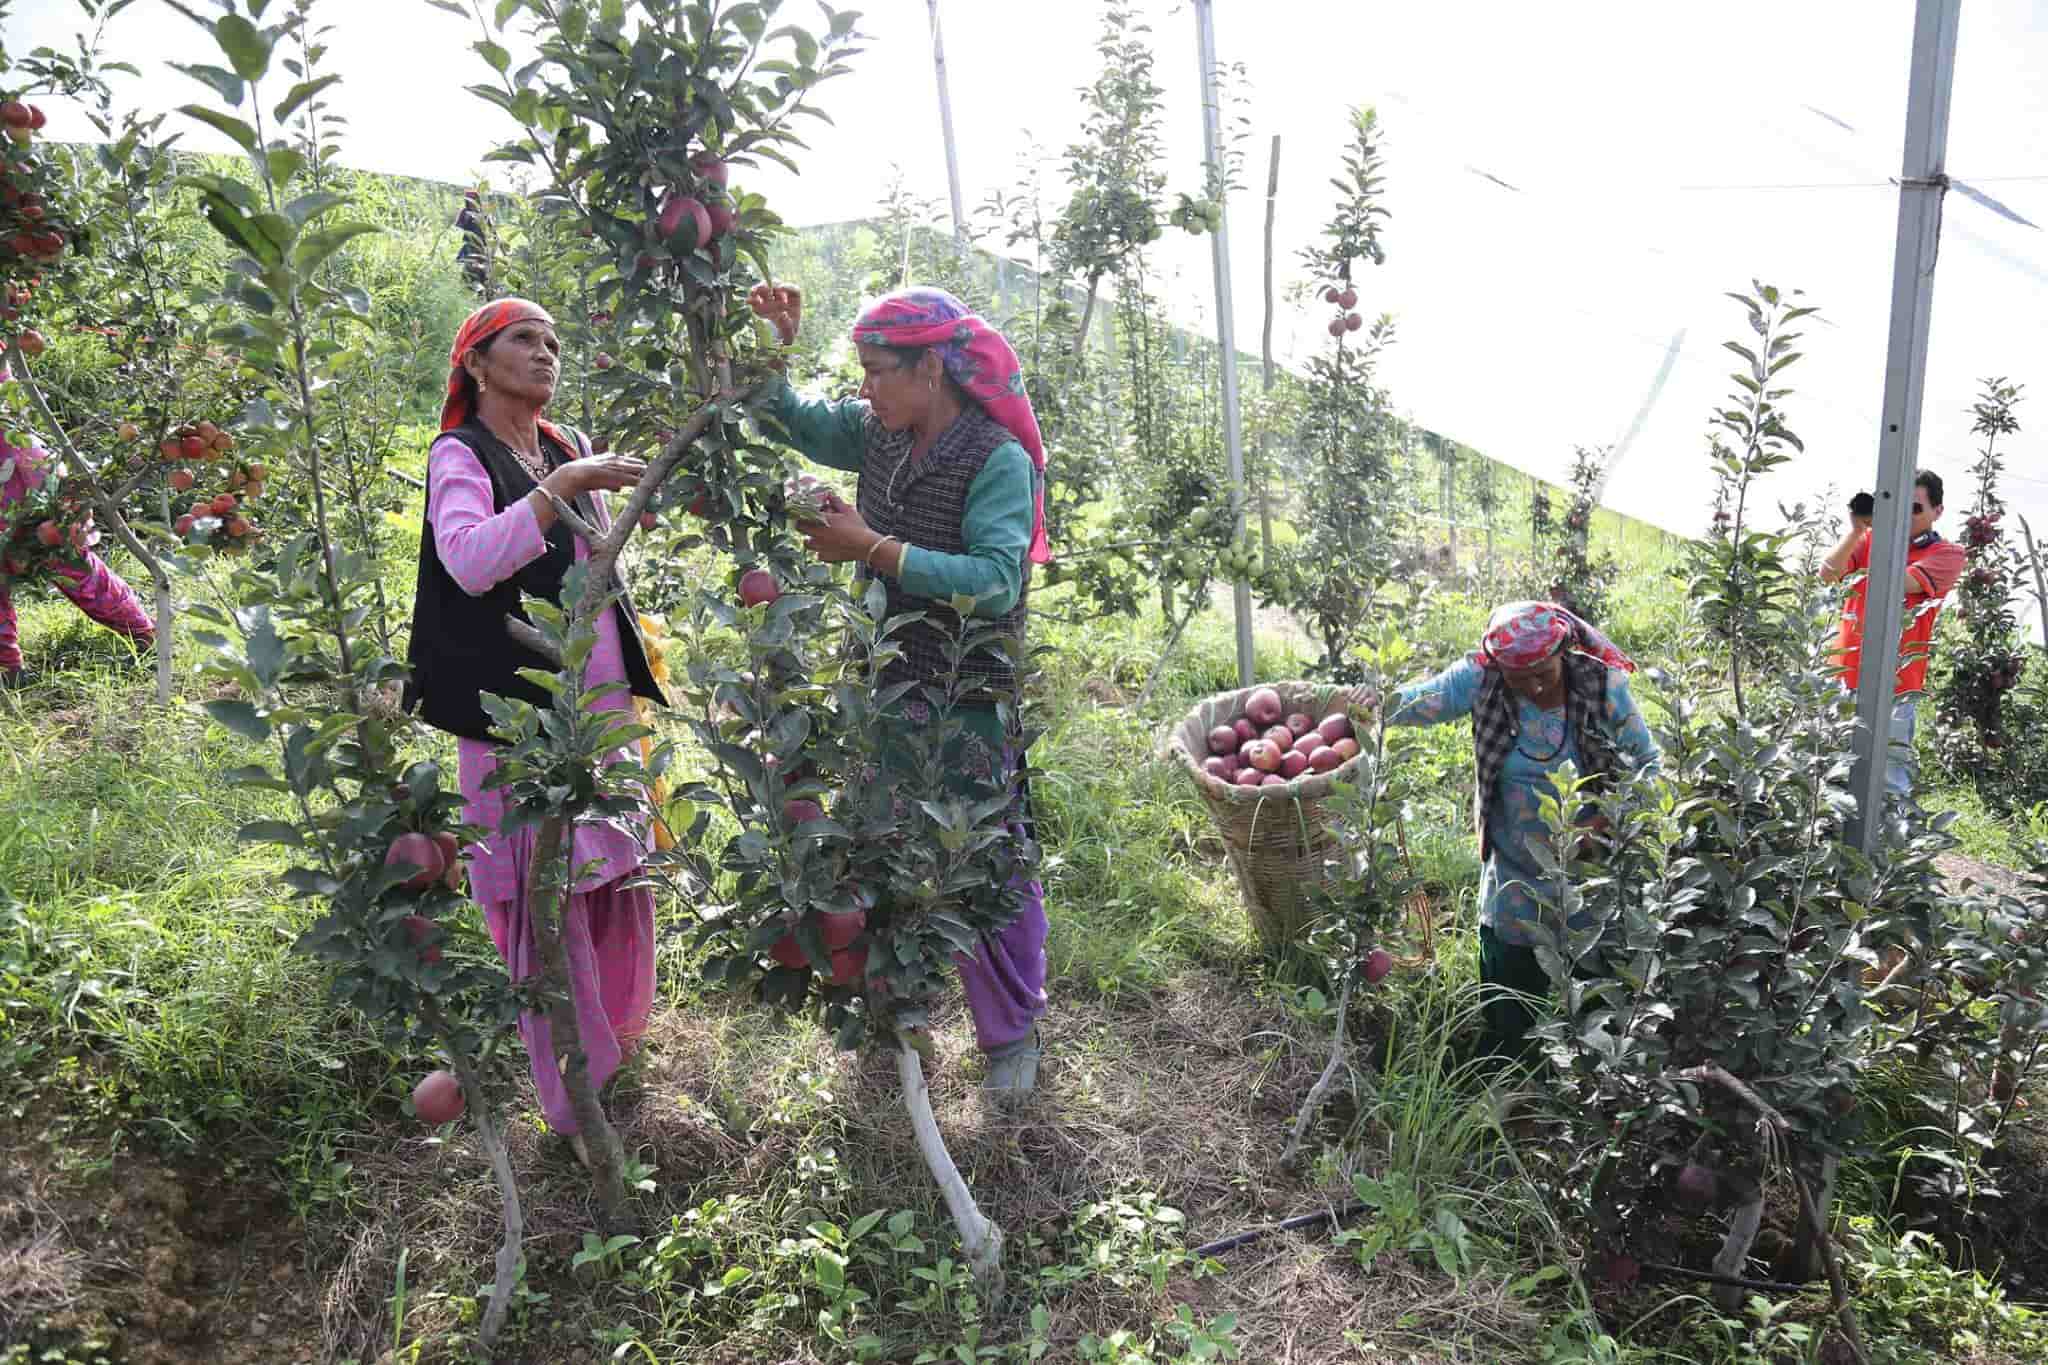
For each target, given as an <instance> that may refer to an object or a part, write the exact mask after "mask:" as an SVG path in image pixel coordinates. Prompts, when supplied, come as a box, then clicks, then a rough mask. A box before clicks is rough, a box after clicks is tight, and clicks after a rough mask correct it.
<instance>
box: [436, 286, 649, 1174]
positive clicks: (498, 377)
mask: <svg viewBox="0 0 2048 1365" xmlns="http://www.w3.org/2000/svg"><path fill="white" fill-rule="evenodd" d="M560 354H561V347H560V342H559V341H558V340H557V339H556V336H555V328H554V322H553V319H551V318H549V317H548V315H547V313H546V312H545V311H543V310H542V309H541V308H540V307H539V306H538V305H536V304H532V303H528V302H526V301H524V300H521V299H501V300H499V301H497V302H495V303H492V304H488V305H486V306H485V307H483V308H481V309H479V310H477V312H476V313H475V314H473V315H472V316H471V317H470V319H469V321H468V322H466V323H465V324H464V325H463V328H462V330H461V332H460V333H459V334H458V335H457V337H456V341H455V346H454V348H453V351H452V352H451V354H450V357H449V361H450V375H449V383H448V402H447V405H446V407H444V409H443V410H442V415H441V430H442V435H441V436H440V437H439V438H438V439H436V440H435V442H434V445H433V449H432V451H431V453H430V455H429V457H428V462H427V518H426V526H425V528H424V532H423V534H422V536H421V542H420V575H419V592H418V595H417V598H416V602H415V607H414V618H413V636H412V647H411V654H410V662H411V664H412V669H413V675H412V682H411V684H410V685H409V687H408V690H407V698H406V700H407V705H408V706H409V707H410V706H417V707H418V708H419V710H420V714H421V716H422V718H423V719H425V720H426V721H427V722H428V723H430V724H432V725H435V726H438V727H439V728H441V729H444V730H448V731H450V732H451V733H453V734H455V735H456V736H457V737H458V744H457V746H456V752H457V762H458V767H459V781H460V784H461V790H462V796H463V800H464V802H465V809H464V812H463V818H464V820H465V821H467V822H468V823H470V824H474V825H478V826H481V827H483V828H484V829H487V830H497V829H498V828H499V827H500V826H501V824H502V822H503V814H504V801H503V795H502V793H501V792H499V791H497V790H493V789H488V788H486V787H485V785H484V784H485V781H486V779H488V778H489V777H490V775H491V773H492V772H493V771H494V770H495V769H496V767H497V763H498V760H497V751H496V748H495V747H494V743H493V736H492V734H491V731H490V722H489V720H488V718H487V717H486V715H485V713H484V711H483V709H482V706H481V703H480V701H479V695H480V694H481V693H483V692H494V693H497V694H500V695H506V696H516V697H520V698H523V699H525V700H528V701H532V702H534V703H535V704H536V705H545V704H546V702H547V700H548V698H547V694H546V693H544V692H542V691H541V690H540V689H539V688H537V687H535V686H534V685H533V684H531V683H529V682H527V681H525V680H524V679H522V678H519V677H518V676H517V670H518V669H520V668H529V667H531V668H544V669H550V671H551V665H549V664H548V663H547V662H546V661H545V660H543V659H542V658H541V657H540V656H539V655H538V654H535V653H533V652H532V651H530V650H527V649H526V648H525V647H524V646H521V645H519V644H518V643H516V642H515V641H513V639H512V637H511V636H510V634H509V633H507V631H506V629H505V624H504V623H505V618H506V617H507V616H510V615H522V613H520V611H519V598H520V594H521V592H522V591H523V592H525V593H528V594H531V595H533V596H536V597H546V598H550V599H552V600H555V601H558V602H559V601H560V600H561V583H562V575H563V574H564V572H566V570H567V569H568V567H569V565H570V564H571V563H572V562H574V561H580V560H583V559H587V558H588V557H589V553H590V549H589V546H587V545H585V544H584V543H583V542H582V541H580V540H578V539H576V538H575V537H574V536H573V535H571V534H570V533H569V531H568V528H567V527H565V526H563V525H561V524H560V522H559V520H558V518H557V517H556V515H555V511H554V506H553V504H552V503H551V502H550V501H549V499H548V497H547V496H546V493H543V492H542V491H541V490H542V489H543V488H545V489H546V491H547V493H552V494H554V495H555V496H557V497H559V498H561V499H562V500H564V501H565V502H569V503H572V504H574V505H575V506H577V508H578V510H579V511H580V512H581V513H582V514H583V516H584V518H585V519H586V520H588V521H591V522H593V523H594V524H595V525H596V526H597V527H598V528H600V529H603V528H604V527H606V526H608V525H609V524H610V519H609V516H608V515H607V512H606V509H605V506H604V501H603V499H602V498H601V497H599V496H596V495H597V494H599V493H602V492H605V491H608V490H614V489H621V488H630V487H632V486H633V485H634V484H635V483H636V482H637V481H638V480H639V477H640V474H641V472H642V470H643V466H642V465H641V464H640V462H639V461H637V460H632V459H627V458H624V457H616V456H605V457H598V456H594V455H593V454H592V453H591V450H590V446H589V443H588V441H587V440H586V439H585V438H584V437H583V436H582V435H581V434H580V433H577V432H574V431H572V430H569V429H567V428H562V427H557V426H556V425H554V424H553V423H551V422H548V421H546V420H545V419H543V418H542V417H541V415H540V414H541V410H542V408H543V407H544V406H545V405H546V403H547V401H548V399H549V398H551V397H553V395H554V389H555V383H556V380H557V377H558V375H559V372H560ZM605 684H615V685H616V686H614V687H613V688H612V690H610V691H609V692H608V693H607V694H606V695H605V696H604V697H602V698H601V699H599V701H598V702H597V703H596V704H597V705H600V706H603V707H605V708H607V709H616V710H622V711H630V710H631V709H632V706H633V697H634V696H635V695H639V696H645V697H649V698H651V699H653V700H655V701H660V700H662V697H661V691H660V688H659V687H658V686H657V685H656V684H655V682H654V679H653V675H652V671H651V669H650V668H649V665H648V660H647V652H646V648H645V645H644V643H643V642H642V641H641V639H640V637H639V633H638V628H637V625H636V621H635V617H634V615H633V613H632V611H631V608H630V604H624V603H622V604H621V605H619V606H615V607H614V608H612V609H611V610H609V611H607V612H605V613H604V615H603V616H602V618H601V619H600V620H599V621H598V623H597V645H596V648H595V649H594V650H593V651H592V652H591V655H590V658H589V661H588V663H587V665H586V667H585V678H584V685H585V687H586V688H597V687H602V686H604V685H605ZM625 756H626V755H625V752H624V751H623V750H621V751H619V752H617V753H614V754H612V755H611V756H609V757H608V758H607V760H606V761H607V762H608V763H612V762H617V761H619V760H620V759H621V758H624V757H625ZM534 839H535V833H534V831H533V830H532V829H525V830H521V831H519V832H518V833H516V834H513V835H511V836H509V837H508V836H506V835H503V834H492V835H491V836H489V837H488V838H486V839H485V840H484V841H483V842H482V843H480V844H477V845H475V846H473V847H472V848H471V849H470V850H469V859H470V863H469V877H470V889H471V894H472V895H473V896H474V897H475V898H476V900H477V902H478V904H479V905H481V906H482V908H483V912H484V918H485V920H486V921H487V922H488V923H489V925H490V930H491V937H492V939H493V940H494V941H495V942H496V943H497V945H498V951H499V952H500V953H501V954H503V955H504V958H505V965H506V967H507V969H508V971H509V972H510V974H511V976H512V979H513V980H515V981H518V980H523V979H525V978H526V977H528V976H531V975H532V974H533V973H535V972H536V971H538V970H539V969H540V963H539V962H538V960H537V955H536V950H535V947H534V943H533V927H532V920H531V917H530V916H529V914H528V909H527V903H526V898H527V888H528V886H529V885H530V884H531V882H530V872H531V859H532V856H533V848H534ZM574 839H575V853H574V865H575V866H577V867H578V868H584V867H586V866H588V867H589V870H588V871H587V872H586V874H585V875H584V876H583V877H582V878H581V879H580V880H579V881H578V882H577V883H576V886H575V888H574V893H573V894H572V895H571V896H570V898H569V904H568V908H567V910H566V911H565V913H564V914H563V917H562V945H563V948H564V950H565V952H566V955H567V957H568V962H569V972H570V976H571V978H572V982H571V984H572V985H573V987H574V990H575V996H576V1002H577V1023H578V1027H579V1030H580V1032H581V1034H582V1038H583V1046H584V1050H585V1052H586V1054H587V1056H588V1058H589V1067H590V1077H591V1080H592V1082H593V1083H594V1084H597V1085H600V1086H601V1085H603V1084H604V1083H605V1081H606V1080H608V1079H609V1078H610V1077H611V1075H612V1073H613V1072H615V1071H616V1070H617V1069H618V1067H619V1064H620V1062H621V1061H622V1060H624V1058H625V1057H626V1056H627V1055H628V1054H629V1053H630V1052H631V1051H632V1048H633V1045H634V1043H635V1041H636V1040H637V1039H638V1038H639V1037H640V1035H641V1034H642V1033H644V1032H645V1031H646V1027H647V1019H648V1014H649V1012H650V1011H651V1009H652V1008H653V1004H654V896H653V892H652V890H651V889H650V888H648V887H645V886H640V887H634V888H631V889H626V888H624V887H623V886H622V885H621V884H622V883H623V882H625V881H627V880H630V879H631V878H632V876H633V874H634V873H635V872H636V870H637V869H638V868H639V866H640V861H641V856H642V854H643V852H644V850H645V848H646V846H647V842H648V839H649V829H648V824H647V822H646V820H645V819H641V820H639V821H635V822H632V823H630V824H629V823H623V822H613V823H606V824H595V825H591V824H585V825H578V826H577V827H576V829H575V835H574ZM519 1032H520V1037H521V1039H522V1040H523V1041H524V1042H525V1044H526V1050H527V1054H528V1057H529V1058H530V1060H531V1062H532V1066H533V1080H534V1086H535V1088H536V1089H537V1090H538V1091H539V1093H540V1104H541V1111H542V1113H543V1114H544V1115H545V1116H546V1118H547V1121H548V1125H549V1126H550V1127H551V1128H553V1129H554V1130H555V1131H556V1132H558V1133H564V1134H568V1135H570V1137H571V1139H572V1141H573V1142H574V1143H575V1144H576V1146H577V1154H578V1156H579V1157H581V1156H583V1155H584V1153H583V1149H582V1146H581V1142H582V1140H581V1138H580V1137H577V1136H576V1129H577V1124H576V1116H575V1114H574V1112H573V1111H572V1109H571V1107H570V1104H569V1096H568V1092H567V1089H566V1088H565V1086H564V1084H563V1081H562V1074H561V1067H560V1064H559V1063H558V1061H557V1058H556V1055H555V1050H554V1046H553V1041H552V1039H551V1038H550V1037H549V1030H548V1022H547V1019H546V1017H545V1016H544V1015H540V1014H536V1013H530V1012H529V1013H527V1014H523V1015H522V1016H521V1017H520V1022H519Z"/></svg>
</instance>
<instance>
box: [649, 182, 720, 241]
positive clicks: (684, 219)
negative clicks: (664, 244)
mask: <svg viewBox="0 0 2048 1365" xmlns="http://www.w3.org/2000/svg"><path fill="white" fill-rule="evenodd" d="M685 223H688V224H689V225H690V227H691V234H690V245H691V246H693V247H699V246H703V245H704V244H705V243H706V242H708V241H710V240H711V215H710V214H709V213H706V212H705V211H704V201H703V200H701V199H693V198H691V197H690V196H689V195H687V194H682V195H676V196H673V197H672V198H670V199H669V201H668V202H667V203H666V204H663V205H662V208H661V235H662V236H663V237H664V238H669V237H674V236H675V235H676V234H677V233H679V232H681V231H682V230H683V225H684V224H685Z"/></svg>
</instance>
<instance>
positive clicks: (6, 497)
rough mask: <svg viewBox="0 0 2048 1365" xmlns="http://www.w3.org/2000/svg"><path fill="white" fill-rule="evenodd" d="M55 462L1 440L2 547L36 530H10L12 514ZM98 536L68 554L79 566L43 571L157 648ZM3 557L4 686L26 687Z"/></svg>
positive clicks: (72, 598) (48, 564)
mask: <svg viewBox="0 0 2048 1365" xmlns="http://www.w3.org/2000/svg"><path fill="white" fill-rule="evenodd" d="M8 379H9V376H8V375H7V374H6V372H5V371H0V383H6V382H8ZM48 463H49V452H47V451H45V450H44V449H43V448H42V447H41V446H33V447H30V448H28V449H21V448H19V447H16V446H12V445H9V444H8V443H7V442H6V440H4V439H0V532H4V534H0V545H4V544H5V542H6V541H7V540H10V539H13V538H14V536H15V535H16V534H17V533H23V534H25V533H27V532H29V531H30V530H31V529H32V528H29V527H25V526H24V527H14V526H11V525H9V522H8V518H7V515H6V509H7V508H9V507H12V506H14V505H15V504H17V503H19V502H21V501H22V500H23V499H25V498H27V497H28V495H29V493H30V492H31V491H32V490H34V489H37V488H40V487H42V484H43V479H44V477H45V466H46V465H47V464H48ZM97 536H98V533H97V532H91V533H89V538H88V539H86V541H85V545H84V548H82V549H80V548H76V547H74V550H73V551H71V552H67V553H72V554H75V556H76V558H77V560H78V562H77V563H75V564H67V563H63V562H61V561H60V560H56V559H50V560H46V561H45V563H44V565H43V569H44V570H46V571H47V573H48V575H49V578H50V582H51V584H52V585H53V586H54V587H55V588H56V589H57V591H58V592H60V593H62V594H63V595H64V597H65V598H66V599H67V600H68V601H69V602H70V603H71V605H73V606H75V607H77V608H78V609H79V610H80V611H82V612H84V613H85V614H86V616H87V617H88V618H90V619H91V620H93V621H96V622H98V623H99V624H100V625H103V626H105V627H106V628H107V629H108V630H111V631H113V632H114V633H115V634H117V635H123V636H126V637H127V638H128V639H129V640H130V641H131V642H133V643H134V645H135V646H136V648H138V649H149V648H150V647H152V646H153V645H155V643H156V622H155V621H154V620H152V619H150V615H149V613H148V612H146V611H144V610H143V609H142V601H141V599H140V598H138V597H137V596H136V595H135V589H133V588H131V587H129V586H128V584H127V583H126V582H125V581H123V579H122V578H121V576H120V575H119V574H117V573H115V572H114V571H113V570H112V569H110V568H108V567H107V564H106V561H105V560H103V559H101V558H100V557H99V556H98V555H96V554H94V553H93V551H92V540H93V539H96V538H97ZM15 567H18V566H12V565H11V564H10V562H8V561H7V560H6V559H5V556H4V555H0V687H7V688H16V687H25V686H27V685H28V683H29V682H30V681H31V679H30V676H29V674H28V672H27V670H26V669H25V667H24V666H23V665H24V660H23V659H22V655H21V632H20V628H19V627H18V626H17V625H16V622H15V615H14V599H13V595H12V593H11V592H10V591H9V589H10V588H11V586H12V584H13V580H14V578H15V573H14V568H15Z"/></svg>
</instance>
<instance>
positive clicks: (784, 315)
mask: <svg viewBox="0 0 2048 1365" xmlns="http://www.w3.org/2000/svg"><path fill="white" fill-rule="evenodd" d="M747 306H748V307H749V308H751V309H753V310H754V313H755V315H756V316H758V317H762V318H765V319H767V320H768V321H769V322H771V323H773V324H774V325H775V335H776V336H778V337H780V338H781V339H782V344H783V345H785V346H788V345H790V344H792V343H793V342H795V341H796V334H797V329H798V328H799V327H801V326H802V325H803V320H804V291H803V290H801V289H798V288H797V287H796V286H795V285H791V284H757V285H755V286H754V287H753V288H752V289H750V290H748V291H747Z"/></svg>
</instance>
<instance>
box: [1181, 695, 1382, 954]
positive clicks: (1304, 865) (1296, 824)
mask: <svg viewBox="0 0 2048 1365" xmlns="http://www.w3.org/2000/svg"><path fill="white" fill-rule="evenodd" d="M1259 686H1260V687H1270V688H1272V689H1273V690H1274V691H1276V692H1278V693H1279V694H1280V702H1281V714H1282V715H1290V714H1292V713H1294V712H1296V711H1306V712H1307V713H1308V714H1309V715H1311V716H1314V717H1316V718H1317V719H1321V718H1322V717H1324V716H1326V715H1328V714H1330V712H1331V711H1333V710H1344V709H1348V708H1345V707H1342V706H1340V705H1338V704H1336V703H1335V700H1334V699H1335V697H1336V695H1337V693H1338V692H1339V691H1340V690H1341V689H1339V688H1336V687H1331V686H1327V685H1322V684H1317V683H1307V682H1277V683H1261V684H1259ZM1257 690H1258V688H1257V687H1243V688H1239V689H1237V690H1236V691H1234V692H1219V693H1217V694H1216V695H1215V696H1213V697H1210V698H1208V699H1207V700H1205V701H1201V702H1198V703H1196V705H1195V707H1194V709H1193V710H1191V711H1189V712H1188V713H1187V715H1186V717H1184V718H1183V719H1182V720H1181V722H1180V724H1178V725H1176V726H1174V727H1173V729H1171V730H1169V731H1168V732H1167V735H1166V738H1165V740H1164V742H1163V743H1162V744H1161V746H1160V751H1161V755H1162V756H1163V757H1165V758H1166V759H1167V760H1168V761H1170V762H1174V763H1177V764H1179V765H1180V767H1181V769H1182V770H1183V771H1185V772H1186V773H1187V775H1188V778H1189V780H1190V781H1192V782H1193V783H1194V784H1195V790H1196V792H1198V793H1200V795H1201V798H1202V801H1203V803H1204V804H1205V805H1207V806H1208V808H1209V815H1210V817H1211V818H1212V819H1214V820H1215V822H1216V829H1217V831H1218V832H1219V833H1220V834H1221V835H1222V836H1223V847H1224V851H1225V853H1226V854H1227V856H1228V857H1229V859H1230V867H1231V870H1232V871H1234V872H1235V873H1236V874H1237V884H1238V887H1239V889H1240V890H1242V891H1243V892H1244V903H1245V912H1246V913H1247V914H1249V915H1250V916H1251V920H1252V927H1253V928H1254V929H1256V930H1257V931H1258V934H1259V940H1260V942H1262V943H1263V944H1264V945H1265V946H1266V949H1267V951H1268V952H1277V951H1279V950H1281V949H1284V948H1286V947H1288V946H1289V945H1291V944H1293V943H1295V942H1297V941H1299V939H1300V938H1301V935H1302V931H1303V930H1304V929H1305V928H1306V927H1307V926H1308V922H1309V920H1310V918H1311V917H1312V915H1313V913H1314V903H1315V896H1316V892H1317V891H1318V890H1320V889H1321V888H1322V887H1323V886H1324V884H1325V883H1326V881H1327V875H1328V874H1327V870H1326V868H1325V865H1324V864H1325V861H1326V859H1327V858H1328V857H1329V855H1330V853H1331V852H1332V851H1333V850H1334V849H1335V847H1336V839H1335V838H1334V836H1332V835H1331V833H1330V830H1329V826H1328V824H1327V823H1326V822H1325V820H1324V817H1323V803H1324V801H1325V800H1326V799H1327V798H1328V797H1329V795H1330V794H1331V792H1332V791H1334V790H1335V789H1336V786H1337V784H1338V783H1339V782H1346V781H1349V780H1350V779H1351V778H1352V776H1353V775H1354V774H1356V772H1357V771H1358V764H1359V758H1358V757H1354V758H1351V759H1350V760H1348V761H1347V762H1345V763H1343V764H1341V765H1340V766H1338V767H1336V768H1332V769H1331V770H1330V771H1329V772H1326V773H1304V774H1302V775H1301V776H1300V777H1297V778H1295V779H1294V780H1293V781H1292V782H1289V783H1288V784H1287V785H1286V786H1284V787H1281V786H1275V787H1238V786H1233V785H1231V784H1229V783H1226V782H1223V781H1222V780H1220V779H1218V778H1214V777H1211V776H1209V774H1207V773H1205V772H1203V771H1202V760H1203V759H1205V758H1207V757H1208V756H1209V731H1210V730H1212V729H1213V728H1215V727H1216V726H1218V725H1228V724H1230V722H1231V721H1233V720H1235V719H1236V718H1237V717H1239V716H1241V715H1243V714H1244V704H1245V700H1246V699H1247V698H1248V697H1250V696H1251V694H1252V693H1253V692H1256V691H1257ZM1361 757H1362V756H1361Z"/></svg>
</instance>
